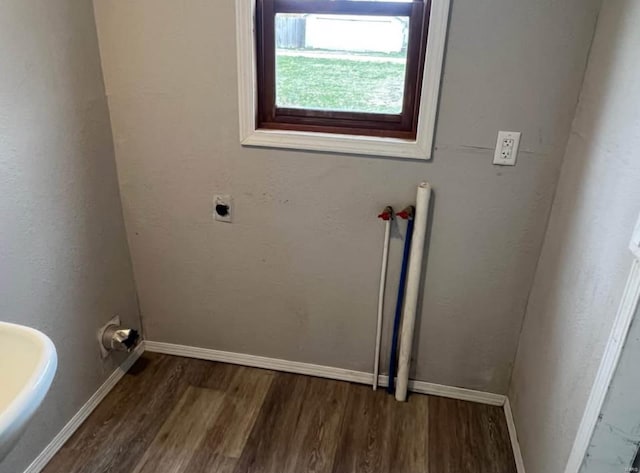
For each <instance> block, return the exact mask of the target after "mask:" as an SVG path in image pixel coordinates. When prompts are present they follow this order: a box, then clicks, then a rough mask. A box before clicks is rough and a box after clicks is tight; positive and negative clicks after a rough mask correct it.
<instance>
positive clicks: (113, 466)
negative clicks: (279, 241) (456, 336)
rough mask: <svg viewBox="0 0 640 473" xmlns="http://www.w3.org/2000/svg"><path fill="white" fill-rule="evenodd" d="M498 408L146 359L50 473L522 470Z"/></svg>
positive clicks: (188, 362)
mask: <svg viewBox="0 0 640 473" xmlns="http://www.w3.org/2000/svg"><path fill="white" fill-rule="evenodd" d="M515 471H516V469H515V463H514V460H513V455H512V453H511V447H510V443H509V434H508V431H507V426H506V422H505V419H504V415H503V411H502V409H501V408H499V407H493V406H485V405H481V404H475V403H471V402H465V401H456V400H451V399H445V398H439V397H433V396H424V395H418V394H414V395H412V396H411V397H410V399H409V402H407V403H398V402H396V401H395V400H394V399H393V397H392V396H389V395H387V394H386V392H385V391H384V390H379V391H377V392H373V391H372V390H371V388H370V387H368V386H363V385H357V384H351V383H346V382H340V381H331V380H326V379H320V378H313V377H309V376H301V375H294V374H287V373H278V372H272V371H267V370H261V369H255V368H246V367H241V366H235V365H229V364H224V363H214V362H209V361H202V360H194V359H187V358H180V357H174V356H167V355H158V354H153V353H145V354H144V355H143V356H142V357H141V358H140V359H139V360H138V362H137V363H136V364H135V365H134V367H133V368H132V369H131V370H130V372H129V373H128V374H127V375H125V377H124V378H123V379H122V380H121V381H120V382H119V383H118V384H117V386H116V387H115V388H114V389H113V391H111V393H109V395H108V396H107V397H106V398H105V399H104V400H103V401H102V403H101V404H100V405H99V406H98V407H97V408H96V410H95V411H94V412H93V413H92V414H91V416H90V417H89V418H88V419H87V421H86V422H85V423H84V424H83V425H82V426H81V427H80V428H79V429H78V431H77V432H76V433H75V434H74V435H73V436H72V437H71V438H70V439H69V441H68V442H67V443H66V444H65V445H64V447H63V448H62V449H61V450H60V451H59V452H58V454H57V455H55V456H54V458H53V459H52V460H51V462H50V463H49V465H47V467H46V468H45V469H44V473H107V472H109V473H169V472H171V473H205V472H206V473H249V472H251V473H307V472H314V473H356V472H357V473H515Z"/></svg>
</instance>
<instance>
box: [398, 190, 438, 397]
mask: <svg viewBox="0 0 640 473" xmlns="http://www.w3.org/2000/svg"><path fill="white" fill-rule="evenodd" d="M430 199H431V185H430V184H429V183H427V182H422V183H421V184H420V185H419V186H418V192H417V195H416V214H415V222H414V234H413V239H412V241H411V255H410V259H409V272H408V276H407V292H406V296H405V302H404V309H403V312H402V331H401V335H400V357H399V361H398V383H397V386H396V400H398V401H406V400H407V388H408V384H409V368H410V365H411V351H412V345H413V330H414V328H415V322H416V310H417V307H418V296H419V294H420V278H421V275H422V259H423V256H424V242H425V238H426V235H427V221H428V218H429V201H430Z"/></svg>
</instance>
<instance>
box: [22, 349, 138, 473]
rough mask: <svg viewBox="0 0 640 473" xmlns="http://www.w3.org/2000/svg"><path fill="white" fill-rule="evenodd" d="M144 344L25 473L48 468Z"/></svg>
mask: <svg viewBox="0 0 640 473" xmlns="http://www.w3.org/2000/svg"><path fill="white" fill-rule="evenodd" d="M144 350H145V348H144V342H142V343H140V344H139V345H138V346H137V347H136V349H135V350H134V351H133V352H131V354H130V355H129V356H128V357H127V359H126V360H125V361H124V362H123V363H122V364H121V365H120V366H119V367H118V368H116V369H115V370H114V372H113V373H111V375H110V376H109V377H108V378H107V380H106V381H105V382H104V383H103V384H102V386H100V387H99V388H98V390H97V391H96V392H95V393H94V394H93V396H91V397H90V398H89V400H88V401H87V402H86V403H85V404H84V405H83V406H82V407H81V408H80V410H79V411H78V412H76V414H75V415H74V416H73V417H72V418H71V420H70V421H69V422H67V424H66V425H65V426H64V427H63V428H62V430H61V431H60V432H58V435H56V436H55V437H54V438H53V440H52V441H51V442H50V443H49V445H47V446H46V447H45V449H44V450H43V451H42V452H41V453H40V455H38V456H37V457H36V459H35V460H33V462H31V464H30V465H29V466H28V467H27V469H26V470H24V473H40V471H42V470H43V469H44V467H45V466H47V463H49V461H50V460H51V459H52V458H53V456H54V455H55V454H56V453H58V450H60V449H61V448H62V446H63V445H64V444H65V442H66V441H67V440H69V438H70V437H71V436H72V435H73V433H74V432H75V431H76V430H77V429H78V427H80V426H81V425H82V423H83V422H84V421H85V420H86V419H87V417H89V414H91V413H92V412H93V410H94V409H95V408H96V407H97V406H98V404H100V402H101V401H102V400H103V399H104V398H105V396H106V395H107V394H109V392H110V391H111V390H112V389H113V387H114V386H115V385H116V384H117V383H118V381H120V379H121V378H122V377H123V376H124V375H125V373H126V372H127V371H129V368H131V366H133V364H134V363H135V362H136V360H137V359H138V358H139V357H140V355H142V353H143V352H144Z"/></svg>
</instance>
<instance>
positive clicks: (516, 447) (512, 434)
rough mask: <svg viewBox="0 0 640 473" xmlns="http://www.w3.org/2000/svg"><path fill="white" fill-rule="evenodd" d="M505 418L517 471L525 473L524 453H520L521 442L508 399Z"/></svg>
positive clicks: (505, 402) (506, 399)
mask: <svg viewBox="0 0 640 473" xmlns="http://www.w3.org/2000/svg"><path fill="white" fill-rule="evenodd" d="M504 417H505V419H506V420H507V427H508V428H509V439H510V440H511V449H512V450H513V458H514V460H515V461H516V471H517V472H518V473H525V471H524V461H523V460H522V452H521V451H520V442H518V434H517V432H516V424H515V422H514V421H513V413H512V412H511V403H510V402H509V398H508V397H507V398H505V400H504Z"/></svg>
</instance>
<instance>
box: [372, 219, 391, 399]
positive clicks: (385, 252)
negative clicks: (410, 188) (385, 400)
mask: <svg viewBox="0 0 640 473" xmlns="http://www.w3.org/2000/svg"><path fill="white" fill-rule="evenodd" d="M390 237H391V219H389V220H386V221H385V222H384V247H383V249H382V269H381V270H380V290H379V291H378V324H377V327H376V353H375V358H374V360H373V390H374V391H375V390H376V389H377V388H378V373H379V372H380V343H381V341H382V315H383V311H384V289H385V286H386V282H387V263H388V261H389V239H390Z"/></svg>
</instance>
